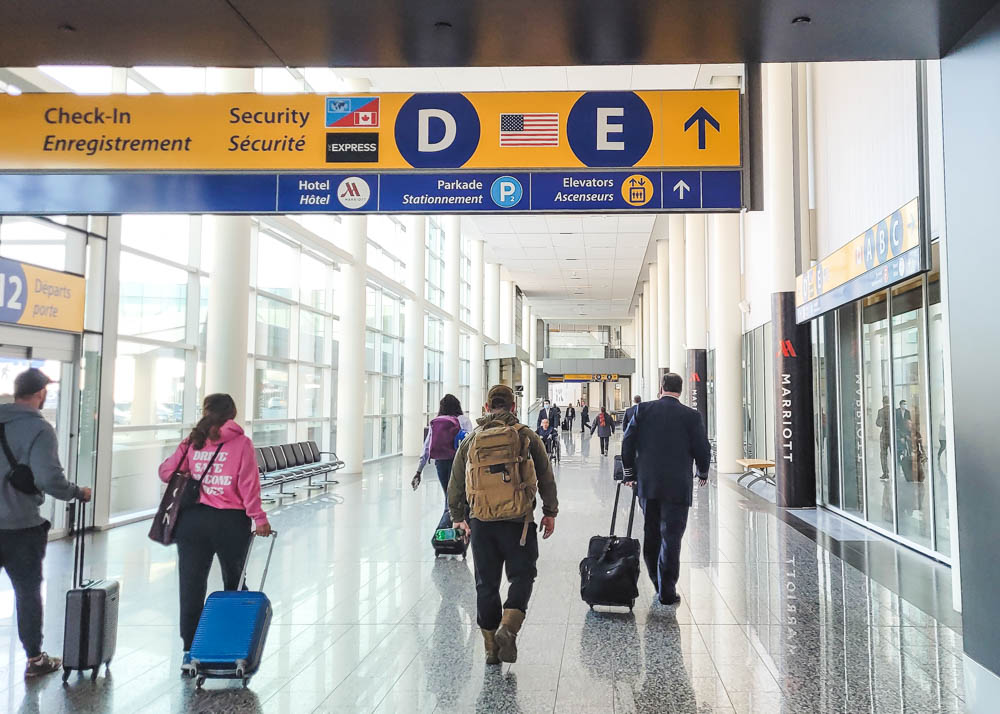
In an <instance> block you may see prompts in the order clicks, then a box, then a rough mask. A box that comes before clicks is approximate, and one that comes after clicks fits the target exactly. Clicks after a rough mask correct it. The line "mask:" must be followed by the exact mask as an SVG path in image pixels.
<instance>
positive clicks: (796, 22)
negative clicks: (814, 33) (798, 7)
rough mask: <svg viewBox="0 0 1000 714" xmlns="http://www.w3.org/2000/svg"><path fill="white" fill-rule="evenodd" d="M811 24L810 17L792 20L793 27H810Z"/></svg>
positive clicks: (802, 16) (801, 16)
mask: <svg viewBox="0 0 1000 714" xmlns="http://www.w3.org/2000/svg"><path fill="white" fill-rule="evenodd" d="M810 22H812V18H811V17H809V16H808V15H799V16H798V17H796V18H794V19H793V20H792V24H793V25H808V24H809V23H810Z"/></svg>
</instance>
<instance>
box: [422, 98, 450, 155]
mask: <svg viewBox="0 0 1000 714" xmlns="http://www.w3.org/2000/svg"><path fill="white" fill-rule="evenodd" d="M431 119H438V120H439V121H440V122H441V123H442V124H444V136H443V137H441V139H439V140H438V141H435V142H433V143H432V142H431V141H430V133H431V131H430V124H431ZM457 132H458V126H457V125H456V124H455V117H453V116H452V115H451V114H449V113H448V112H446V111H445V110H444V109H421V110H419V111H418V112H417V150H418V151H421V152H430V151H444V150H445V149H447V148H448V147H449V146H451V145H452V144H453V143H455V135H456V134H457Z"/></svg>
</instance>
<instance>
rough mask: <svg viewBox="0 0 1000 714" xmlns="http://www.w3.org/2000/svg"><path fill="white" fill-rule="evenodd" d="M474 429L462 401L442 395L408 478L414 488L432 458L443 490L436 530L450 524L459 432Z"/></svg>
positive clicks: (452, 396)
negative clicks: (450, 494)
mask: <svg viewBox="0 0 1000 714" xmlns="http://www.w3.org/2000/svg"><path fill="white" fill-rule="evenodd" d="M474 428H475V427H474V426H473V424H472V420H471V419H469V417H467V416H465V412H464V411H462V403H461V402H460V401H458V397H456V396H455V395H453V394H445V395H444V396H443V397H442V398H441V402H440V404H439V405H438V415H437V416H436V417H434V418H433V419H431V423H430V427H429V428H428V429H427V438H426V439H424V451H423V453H422V454H421V455H420V463H419V464H417V473H416V475H415V476H414V477H413V480H412V481H410V485H411V486H413V490H414V491H416V490H417V487H418V486H419V485H420V479H421V478H422V477H423V472H424V467H425V466H426V465H427V462H428V460H430V459H434V467H435V468H436V469H437V475H438V481H440V482H441V488H442V490H443V491H444V513H443V514H441V520H439V521H438V524H437V528H435V529H434V530H435V532H436V531H438V530H439V529H441V528H449V527H450V526H451V514H450V513H448V481H449V480H450V479H451V465H452V462H454V460H455V452H456V451H458V443H459V442H458V437H459V435H460V434H461V433H462V432H463V431H464V432H466V433H469V432H471V431H472V430H473V429H474ZM432 540H433V538H432Z"/></svg>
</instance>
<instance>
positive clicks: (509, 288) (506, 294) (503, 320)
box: [497, 275, 514, 345]
mask: <svg viewBox="0 0 1000 714" xmlns="http://www.w3.org/2000/svg"><path fill="white" fill-rule="evenodd" d="M497 339H498V341H499V342H500V344H502V345H511V344H514V283H512V282H511V281H510V280H509V279H508V278H507V276H506V275H502V276H501V277H500V334H499V335H498V338H497Z"/></svg>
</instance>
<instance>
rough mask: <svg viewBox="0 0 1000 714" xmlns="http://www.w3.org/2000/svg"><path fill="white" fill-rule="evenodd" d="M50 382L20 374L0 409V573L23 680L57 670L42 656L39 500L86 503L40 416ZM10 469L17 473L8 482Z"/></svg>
mask: <svg viewBox="0 0 1000 714" xmlns="http://www.w3.org/2000/svg"><path fill="white" fill-rule="evenodd" d="M51 382H52V380H51V379H49V378H48V377H47V376H45V374H43V373H42V371H41V370H38V369H35V368H31V369H28V370H25V371H24V372H22V373H21V374H19V375H17V377H16V378H15V379H14V403H13V404H3V405H0V446H2V447H3V448H2V449H0V568H2V569H3V570H6V571H7V576H8V577H9V578H10V582H11V585H13V586H14V602H15V604H16V607H17V634H18V637H20V639H21V644H22V645H23V646H24V652H25V654H26V655H27V656H28V664H27V666H26V667H25V670H24V676H25V677H37V676H39V675H43V674H49V673H50V672H55V671H56V670H58V669H59V668H60V667H61V666H62V662H61V661H60V660H59V658H58V657H50V656H49V655H48V654H47V653H45V652H43V651H42V560H43V559H44V558H45V547H46V544H47V543H48V532H49V527H50V525H51V524H50V523H49V522H48V521H47V520H45V519H44V518H42V516H41V513H40V512H39V508H40V507H41V505H42V503H43V502H44V500H45V494H49V495H50V496H53V497H55V498H58V499H60V500H62V501H71V500H73V499H79V500H81V501H85V502H86V501H89V500H90V489H89V488H81V487H79V486H77V485H76V484H73V483H70V482H69V481H67V480H66V476H65V474H64V473H63V468H62V465H61V464H60V463H59V453H58V451H57V444H56V432H55V429H53V428H52V425H51V424H49V423H48V422H47V421H45V418H44V417H43V416H42V412H41V409H42V407H43V406H44V405H45V398H46V396H47V389H46V388H47V387H48V385H49V384H50V383H51ZM8 452H9V454H10V455H11V456H13V458H14V461H16V464H14V463H11V459H10V457H9V456H8ZM15 465H20V466H21V467H22V468H21V469H19V471H20V472H22V473H19V474H18V475H17V477H15V478H12V476H14V474H13V473H12V471H13V470H14V467H15ZM24 466H27V467H30V468H31V472H32V475H33V476H34V484H33V485H32V484H31V482H30V480H26V479H25V478H23V477H24V474H23V467H24ZM15 484H16V486H15Z"/></svg>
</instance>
